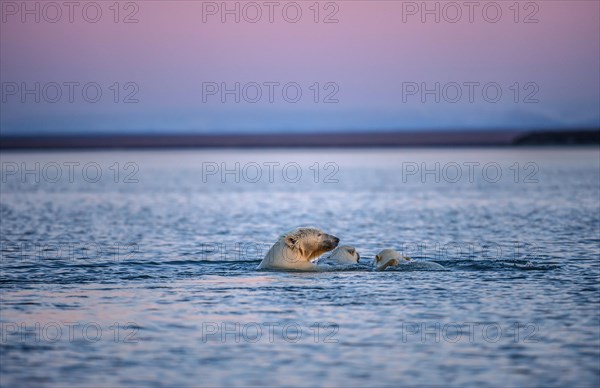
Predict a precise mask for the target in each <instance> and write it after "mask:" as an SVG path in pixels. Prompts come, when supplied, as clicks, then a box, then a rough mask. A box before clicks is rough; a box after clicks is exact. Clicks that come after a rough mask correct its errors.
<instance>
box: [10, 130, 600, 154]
mask: <svg viewBox="0 0 600 388" xmlns="http://www.w3.org/2000/svg"><path fill="white" fill-rule="evenodd" d="M595 144H600V129H585V130H572V131H565V130H556V131H552V130H548V131H458V132H439V131H438V132H434V131H430V132H340V133H305V134H300V133H294V134H266V133H263V134H252V135H250V134H238V135H236V134H227V135H217V134H210V135H190V134H173V135H167V134H153V135H137V134H136V135H89V136H84V135H74V136H69V135H65V136H0V149H2V150H25V149H32V150H36V149H90V148H92V149H107V148H367V147H449V146H452V147H457V146H458V147H498V146H501V147H511V146H548V145H553V146H562V145H595Z"/></svg>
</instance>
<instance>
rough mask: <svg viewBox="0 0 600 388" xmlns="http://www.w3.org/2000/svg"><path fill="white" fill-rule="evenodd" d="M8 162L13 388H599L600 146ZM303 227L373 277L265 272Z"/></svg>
mask: <svg viewBox="0 0 600 388" xmlns="http://www.w3.org/2000/svg"><path fill="white" fill-rule="evenodd" d="M0 159H1V162H2V183H1V188H0V216H1V223H0V234H1V243H2V246H1V261H0V265H1V267H0V268H1V270H0V282H1V284H0V287H1V307H0V324H1V327H0V328H1V332H0V334H1V341H0V350H1V351H0V382H1V385H2V386H6V387H12V386H33V385H39V384H41V385H45V386H117V385H152V386H265V385H266V386H274V385H276V386H345V387H346V386H361V387H362V386H394V387H395V386H399V385H409V386H430V385H450V386H472V387H481V386H555V387H565V386H578V387H579V386H586V387H597V386H598V385H599V384H600V378H599V376H600V286H599V284H600V282H599V280H600V237H599V236H600V176H599V174H600V152H599V150H598V149H597V148H560V149H558V148H557V149H554V148H540V149H530V148H519V149H511V148H506V149H493V148H489V149H488V148H485V149H455V150H451V149H370V150H336V149H325V150H304V149H297V150H264V149H256V150H243V151H242V150H181V151H160V150H152V151H86V152H67V151H64V152H63V151H61V152H3V153H2V154H0ZM305 225H312V226H317V227H319V228H321V229H323V230H324V231H326V232H327V233H331V234H334V235H336V236H338V237H339V238H340V239H341V244H345V245H353V246H355V247H356V248H357V250H358V251H359V252H360V254H361V257H362V260H361V263H360V264H359V265H357V266H353V267H344V268H339V269H336V270H329V271H324V272H317V273H299V272H278V271H257V270H256V266H257V265H258V263H259V262H260V260H261V259H262V257H263V256H264V254H265V253H266V251H267V250H268V248H269V247H270V246H271V245H272V244H273V243H274V242H275V241H276V240H277V238H278V236H279V235H280V234H282V233H284V232H286V231H288V230H290V229H293V228H294V227H297V226H305ZM383 248H395V249H397V250H399V251H401V252H402V253H403V254H405V255H406V256H411V257H413V259H415V260H416V261H417V262H435V263H438V264H441V265H443V266H444V267H445V268H446V271H428V270H420V269H419V267H412V268H409V267H403V268H397V269H391V270H387V271H385V272H373V271H372V270H371V266H370V261H371V260H372V259H373V257H374V256H375V254H376V253H377V252H378V251H379V250H381V249H383Z"/></svg>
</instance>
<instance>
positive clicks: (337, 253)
mask: <svg viewBox="0 0 600 388" xmlns="http://www.w3.org/2000/svg"><path fill="white" fill-rule="evenodd" d="M323 261H325V262H334V263H337V264H357V263H359V262H360V255H359V254H358V252H357V251H356V248H354V247H351V246H349V245H340V246H339V247H337V248H335V249H334V250H333V251H331V253H330V254H329V255H327V256H326V257H324V258H323Z"/></svg>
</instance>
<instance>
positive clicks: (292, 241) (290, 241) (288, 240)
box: [283, 235, 297, 248]
mask: <svg viewBox="0 0 600 388" xmlns="http://www.w3.org/2000/svg"><path fill="white" fill-rule="evenodd" d="M283 241H285V245H287V246H288V247H290V248H294V247H295V246H296V242H297V238H296V236H293V235H287V236H285V238H284V239H283Z"/></svg>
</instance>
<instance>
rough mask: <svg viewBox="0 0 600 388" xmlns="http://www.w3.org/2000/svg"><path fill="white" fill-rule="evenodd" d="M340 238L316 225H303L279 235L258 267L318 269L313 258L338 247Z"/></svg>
mask: <svg viewBox="0 0 600 388" xmlns="http://www.w3.org/2000/svg"><path fill="white" fill-rule="evenodd" d="M339 242H340V239H339V238H337V237H335V236H332V235H330V234H327V233H324V232H323V231H322V230H320V229H318V228H314V227H301V228H296V229H294V230H292V231H291V232H288V233H286V234H284V235H282V236H280V237H279V240H277V242H276V243H275V244H274V245H273V246H272V247H271V249H269V251H268V252H267V254H266V255H265V257H264V258H263V259H262V261H261V262H260V264H259V265H258V268H257V269H267V268H276V269H297V270H304V271H315V270H317V266H316V264H314V263H312V262H311V260H313V259H315V258H318V257H319V256H321V255H322V254H323V253H325V252H329V251H330V250H332V249H334V248H335V247H337V245H338V243H339Z"/></svg>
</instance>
